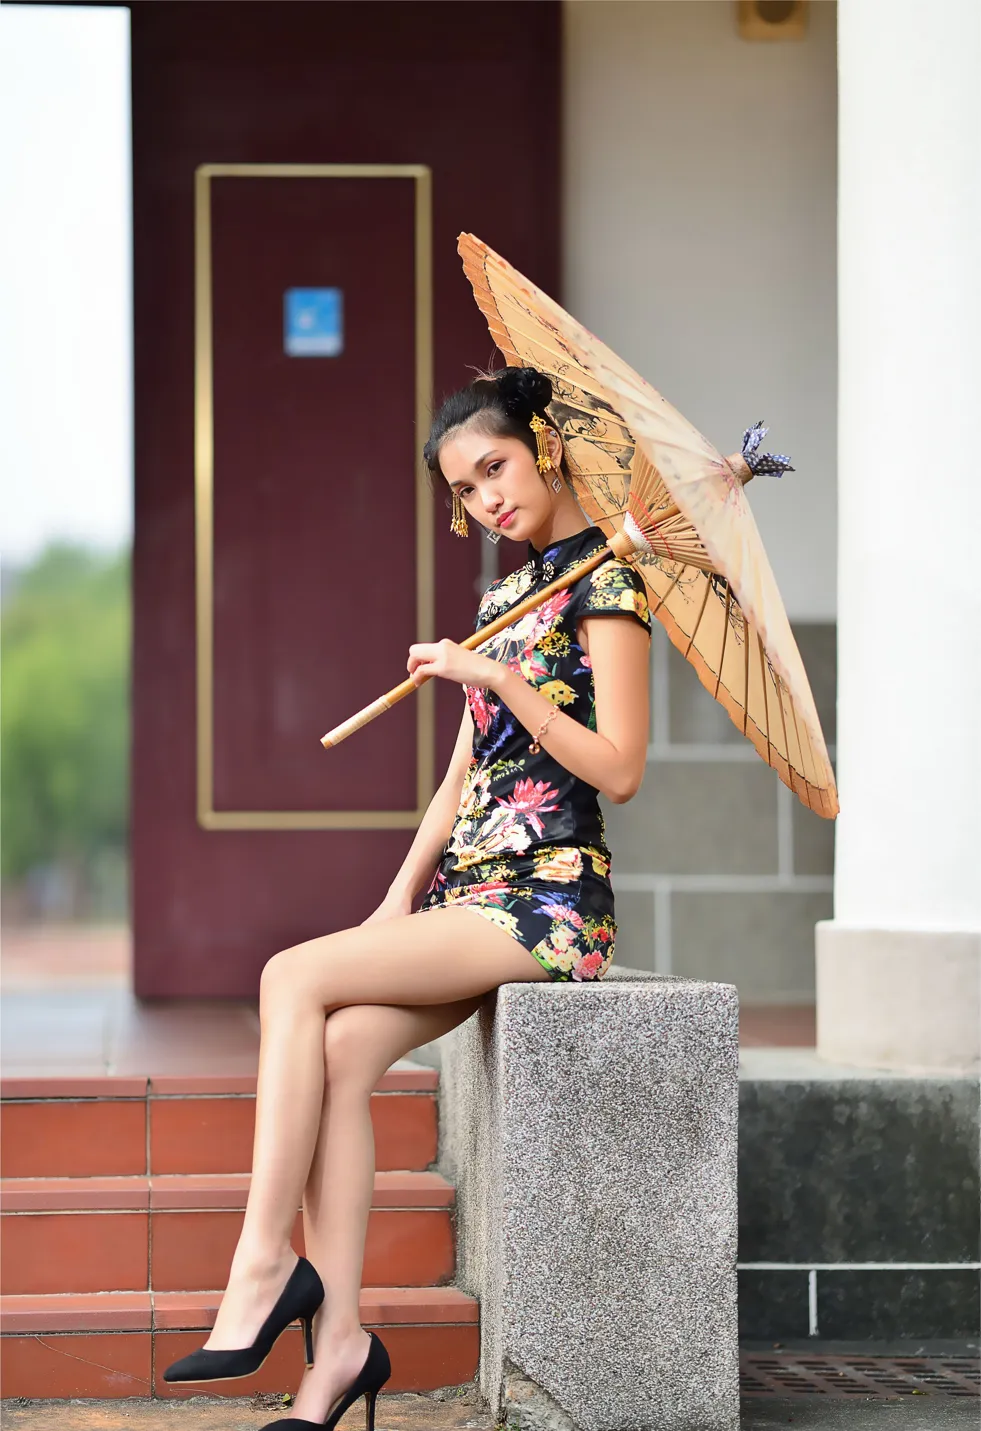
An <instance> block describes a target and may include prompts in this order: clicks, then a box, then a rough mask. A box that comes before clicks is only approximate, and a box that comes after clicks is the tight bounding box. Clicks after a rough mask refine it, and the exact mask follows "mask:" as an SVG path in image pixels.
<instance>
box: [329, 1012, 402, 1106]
mask: <svg viewBox="0 0 981 1431" xmlns="http://www.w3.org/2000/svg"><path fill="white" fill-rule="evenodd" d="M373 1012H374V1010H373V1009H370V1008H369V1009H366V1008H365V1007H364V1006H362V1005H359V1004H348V1005H346V1006H345V1007H344V1008H340V1009H335V1010H334V1011H333V1013H330V1014H328V1016H327V1021H326V1023H325V1024H324V1069H325V1072H326V1075H327V1081H328V1083H330V1084H332V1085H334V1086H337V1085H339V1084H343V1083H347V1084H358V1085H367V1086H368V1087H369V1088H374V1086H375V1084H376V1082H377V1081H378V1077H379V1073H378V1069H377V1067H376V1065H377V1062H378V1056H379V1050H378V1048H377V1046H376V1041H375V1040H373V1039H372V1037H371V1028H370V1024H371V1016H372V1013H373ZM387 1066H388V1064H387V1063H386V1064H385V1067H386V1068H387ZM382 1072H384V1069H383V1070H382Z"/></svg>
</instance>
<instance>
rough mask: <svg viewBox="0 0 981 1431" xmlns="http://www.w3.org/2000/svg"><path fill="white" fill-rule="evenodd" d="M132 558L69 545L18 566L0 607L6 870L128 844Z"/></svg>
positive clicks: (0, 787)
mask: <svg viewBox="0 0 981 1431" xmlns="http://www.w3.org/2000/svg"><path fill="white" fill-rule="evenodd" d="M129 581H130V563H129V553H128V551H122V552H118V553H113V554H111V555H106V554H99V553H95V552H92V551H89V550H87V549H86V548H82V547H77V546H67V545H54V546H50V547H48V548H47V549H46V550H45V551H44V552H43V553H42V554H41V555H40V556H39V557H38V558H37V560H36V561H35V562H34V563H33V564H32V565H31V566H29V567H27V568H25V569H24V570H23V571H21V572H20V573H19V574H18V575H17V578H16V581H15V583H14V584H13V585H14V589H13V592H12V594H11V595H10V596H9V597H7V598H5V600H4V604H3V611H2V614H0V681H2V684H0V741H2V760H3V772H2V773H3V778H2V782H0V817H2V841H0V851H2V872H3V875H4V877H5V879H13V880H16V879H19V878H20V877H21V876H23V875H24V874H25V873H27V871H29V870H30V869H31V868H32V867H33V866H35V865H38V864H41V863H45V862H50V861H62V860H67V861H69V862H71V863H73V864H76V865H82V866H85V865H88V864H89V863H90V862H91V861H93V860H95V859H97V857H98V856H99V853H100V852H101V851H104V850H106V849H122V848H123V847H125V844H126V837H127V823H128V788H129V647H130V589H129Z"/></svg>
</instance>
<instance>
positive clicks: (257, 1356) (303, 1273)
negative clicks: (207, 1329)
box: [164, 1257, 324, 1381]
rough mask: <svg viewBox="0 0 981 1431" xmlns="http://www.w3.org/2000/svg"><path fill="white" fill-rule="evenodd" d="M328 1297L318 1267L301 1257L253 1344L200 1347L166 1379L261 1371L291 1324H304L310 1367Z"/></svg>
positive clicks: (212, 1377)
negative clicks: (316, 1329) (320, 1314)
mask: <svg viewBox="0 0 981 1431" xmlns="http://www.w3.org/2000/svg"><path fill="white" fill-rule="evenodd" d="M323 1300H324V1284H323V1282H321V1280H320V1276H319V1274H318V1272H317V1269H316V1267H314V1266H313V1264H312V1263H311V1262H308V1261H307V1259H306V1258H305V1257H300V1258H298V1259H297V1263H296V1266H295V1267H294V1268H293V1271H292V1272H291V1273H290V1277H289V1281H288V1282H287V1283H286V1286H285V1287H284V1288H283V1290H282V1292H280V1294H279V1297H278V1299H277V1301H276V1305H275V1306H274V1307H273V1309H272V1311H271V1312H270V1313H269V1316H268V1317H267V1318H266V1320H265V1321H264V1322H263V1324H262V1326H261V1327H260V1328H259V1331H258V1332H257V1334H256V1339H255V1341H254V1342H253V1343H252V1345H251V1346H248V1347H240V1348H236V1349H235V1350H233V1351H210V1350H209V1349H208V1348H207V1347H199V1348H198V1350H197V1351H193V1352H191V1354H190V1355H189V1356H182V1357H181V1359H180V1360H179V1361H175V1362H172V1363H171V1365H170V1366H168V1368H167V1370H166V1371H165V1372H164V1381H232V1380H234V1379H236V1378H237V1377H241V1376H251V1375H252V1373H253V1372H256V1371H258V1370H259V1368H260V1366H261V1365H262V1363H263V1362H264V1361H265V1359H266V1357H267V1356H268V1355H269V1353H270V1352H271V1351H272V1348H273V1343H274V1342H275V1340H276V1338H277V1337H278V1336H279V1335H280V1334H281V1333H282V1332H285V1330H286V1328H287V1327H288V1326H290V1324H291V1323H293V1322H297V1321H300V1322H302V1323H303V1344H304V1352H305V1361H306V1364H307V1366H313V1319H314V1316H315V1315H316V1313H317V1311H318V1309H319V1307H320V1304H321V1302H322V1301H323Z"/></svg>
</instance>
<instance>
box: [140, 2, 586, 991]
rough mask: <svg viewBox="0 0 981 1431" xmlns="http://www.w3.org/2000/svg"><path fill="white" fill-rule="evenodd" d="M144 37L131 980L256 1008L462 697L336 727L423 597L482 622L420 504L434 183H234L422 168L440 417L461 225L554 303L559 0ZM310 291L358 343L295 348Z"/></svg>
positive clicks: (397, 848)
mask: <svg viewBox="0 0 981 1431" xmlns="http://www.w3.org/2000/svg"><path fill="white" fill-rule="evenodd" d="M133 46H134V53H133V86H134V209H135V308H136V381H135V386H136V537H135V546H134V625H135V648H134V666H133V672H134V674H133V829H132V847H133V921H134V941H135V967H136V990H137V992H138V993H139V994H142V995H146V996H162V995H168V996H175V995H181V996H192V995H198V996H200V995H218V996H242V995H252V994H254V993H255V992H256V989H257V984H258V975H259V971H260V969H261V967H262V964H263V963H264V962H265V960H266V959H267V958H268V957H269V955H270V954H272V953H274V952H275V950H276V949H278V948H282V947H284V946H285V945H287V944H290V943H294V942H296V941H298V940H300V939H304V938H309V937H311V936H313V935H316V934H321V933H327V932H329V931H331V930H333V929H338V928H343V927H346V926H349V925H352V924H356V923H359V922H360V921H361V920H362V919H364V918H365V917H366V915H367V914H368V913H369V912H370V911H371V909H372V908H373V907H374V905H375V904H376V903H377V902H378V900H380V899H381V897H382V895H383V894H384V891H385V889H386V888H387V886H388V884H389V882H390V880H391V878H392V877H393V875H394V873H395V871H396V870H397V868H398V866H399V864H400V862H401V859H402V857H403V855H404V853H405V850H406V849H407V848H408V845H409V843H410V842H411V838H412V832H413V829H414V826H415V823H416V820H417V818H418V813H417V812H418V809H419V797H420V792H421V790H422V791H424V790H425V789H426V788H428V785H429V783H430V782H431V779H432V771H433V770H435V778H436V779H437V780H438V779H439V778H440V776H441V774H442V771H443V769H445V763H446V760H447V759H448V756H449V751H450V746H451V742H452V739H453V735H454V734H455V731H456V728H457V725H458V723H459V717H460V712H461V710H462V696H461V693H460V692H459V691H457V690H455V689H453V688H450V687H449V686H448V685H447V684H446V683H445V682H438V683H434V686H435V687H436V689H432V690H431V691H430V692H429V697H430V698H431V699H432V701H433V709H434V712H435V718H433V716H432V714H430V715H429V716H428V717H427V713H426V704H425V702H424V701H423V700H421V699H420V698H419V697H418V696H413V697H410V698H409V699H408V700H406V701H405V702H403V703H402V705H401V706H400V707H398V708H397V709H396V710H394V711H392V712H390V713H389V714H387V715H385V716H383V717H381V718H380V719H379V720H377V721H376V722H374V723H373V724H372V725H371V726H369V727H366V728H365V729H364V730H362V731H359V732H358V733H357V734H356V735H355V736H353V737H351V738H350V739H349V741H347V742H345V743H344V744H343V745H341V746H340V747H338V748H337V749H336V750H332V751H324V750H323V749H322V747H321V746H320V743H319V737H320V736H321V735H322V734H323V733H324V732H325V731H326V730H327V729H329V728H330V727H331V726H333V725H335V724H337V723H338V722H339V721H341V720H343V719H345V718H346V717H347V716H349V715H351V714H353V713H354V711H356V710H357V709H359V708H360V707H361V706H362V705H364V704H366V703H367V702H368V701H369V700H371V699H373V698H374V697H375V696H377V695H379V694H380V693H381V692H383V691H384V690H386V689H388V688H389V687H390V686H392V685H395V684H396V683H397V682H398V681H399V680H400V679H401V678H402V677H403V675H404V673H405V655H406V648H407V647H408V645H409V644H410V642H411V641H413V640H416V639H420V638H421V637H422V636H423V635H424V634H425V633H424V629H423V627H421V625H420V621H421V620H422V619H423V618H424V614H425V612H426V611H427V610H430V611H432V612H433V613H434V626H433V630H434V632H435V634H436V635H437V636H441V635H451V636H460V635H462V634H464V633H466V632H469V630H470V629H471V624H472V619H473V613H474V610H475V607H476V601H477V598H478V594H479V573H480V568H481V538H480V537H479V536H478V535H476V534H474V535H472V536H471V537H470V539H469V541H468V542H461V541H459V540H457V539H456V538H454V537H453V536H452V535H451V534H450V532H449V512H448V510H447V508H446V506H445V503H444V499H443V497H442V494H439V495H437V497H436V499H435V501H433V502H432V503H431V505H430V506H428V508H427V504H428V502H429V499H428V497H427V498H426V500H425V501H423V494H422V493H421V492H420V490H419V488H418V486H417V456H418V451H419V448H420V446H421V443H422V441H423V440H424V438H425V435H426V433H425V430H424V429H425V426H426V423H425V421H424V420H421V416H420V413H419V411H418V408H419V374H420V370H421V369H420V332H421V328H420V308H419V301H420V283H419V268H420V266H419V265H418V264H417V261H416V260H417V256H418V251H419V250H418V245H419V227H418V217H419V208H418V205H419V202H420V182H421V181H420V179H419V178H418V175H417V174H415V173H405V174H403V175H401V176H399V175H394V176H390V177H384V178H382V177H354V176H352V175H348V176H343V177H341V176H337V175H336V174H334V175H331V176H329V177H328V176H326V175H324V174H323V173H322V172H321V171H318V173H317V175H316V176H315V175H313V174H309V175H291V176H287V175H285V174H283V173H282V172H279V173H278V174H277V175H276V176H275V177H274V176H273V175H272V173H271V172H270V171H269V170H267V169H264V170H262V171H261V172H254V173H250V172H244V173H243V172H242V170H241V169H240V168H237V167H235V168H233V169H232V170H231V171H229V169H228V167H227V166H242V165H246V166H250V165H283V164H289V165H317V166H323V165H329V166H336V165H361V166H364V165H383V166H386V168H390V167H392V166H394V167H396V168H398V167H399V166H402V168H403V169H405V168H409V169H413V168H414V169H415V170H419V169H420V168H422V169H425V170H428V171H429V173H430V174H431V185H432V253H431V259H432V288H431V292H430V293H429V294H428V295H425V301H426V302H427V303H428V304H429V305H430V311H429V315H428V316H429V319H430V322H431V330H432V341H433V358H434V392H435V397H436V399H437V400H438V399H439V397H440V396H441V395H442V394H443V393H444V392H447V391H449V390H450V389H452V388H453V387H456V386H459V385H460V383H462V382H464V381H465V380H466V378H467V375H468V372H467V370H468V366H470V367H472V366H483V365H485V364H486V363H487V362H488V361H489V360H490V359H491V356H492V346H491V342H490V339H489V338H488V335H487V331H486V327H485V326H484V324H483V320H482V319H481V317H480V315H479V313H478V311H477V308H476V305H475V304H474V302H473V299H472V296H471V294H470V290H469V286H468V284H467V283H466V280H465V279H464V277H463V274H462V269H461V267H460V264H459V260H458V258H457V255H456V250H455V240H456V235H457V233H458V232H459V231H460V230H461V229H467V230H471V231H473V232H476V233H477V234H479V235H480V236H481V237H483V238H486V239H487V241H488V242H489V243H491V244H492V245H493V246H494V247H495V248H497V249H499V250H500V251H501V252H503V253H504V254H505V255H507V256H508V257H509V258H510V259H511V260H512V261H513V262H514V263H515V264H516V265H517V266H518V267H519V268H520V269H522V270H523V271H525V272H528V273H529V274H530V275H531V276H533V277H534V278H535V279H536V280H537V281H538V282H540V283H542V285H543V286H545V287H546V288H547V289H548V290H549V291H551V292H557V291H558V283H557V266H558V232H557V226H558V192H557V182H556V177H555V176H556V175H557V173H558V167H559V165H558V159H559V155H558V78H559V75H558V66H559V6H558V4H557V3H552V0H547V2H546V3H539V4H535V5H525V4H522V3H515V4H510V3H483V0H475V3H471V4H466V5H445V4H442V3H439V0H437V3H433V4H428V3H414V4H412V5H402V4H399V3H395V4H385V3H375V4H372V5H368V6H365V5H361V4H357V3H355V4H346V3H333V4H331V5H277V4H266V3H256V4H250V5H243V6H239V5H236V6H228V5H225V4H222V3H214V4H212V3H199V4H195V5H194V6H182V5H179V6H164V5H154V6H134V7H133ZM201 166H217V167H216V168H215V169H213V170H211V171H210V174H209V175H208V176H207V189H208V199H209V211H210V221H211V224H210V234H208V235H206V236H205V237H206V238H207V244H206V249H207V253H208V255H209V259H210V262H209V268H208V272H209V274H210V292H209V293H207V294H206V295H205V296H206V297H207V298H208V303H207V311H206V312H205V310H204V308H203V307H202V298H201V285H200V280H201V276H202V265H201V255H202V251H203V247H202V246H203V242H204V240H203V238H202V234H201V230H200V225H199V228H198V240H199V242H198V266H197V274H196V271H195V174H196V172H197V171H199V169H200V168H201ZM202 182H203V181H202V179H200V178H199V179H198V191H199V192H198V198H199V201H200V197H201V186H202ZM198 217H199V219H200V206H199V208H198ZM422 267H423V268H424V267H425V264H423V265H422ZM196 277H197V279H198V296H199V308H198V313H197V318H196V316H195V279H196ZM292 288H303V289H339V290H340V291H341V294H342V295H343V330H344V331H343V350H342V352H340V353H339V354H337V355H336V356H317V357H296V356H290V355H288V354H287V352H286V351H285V347H284V295H285V293H286V292H287V290H289V289H292ZM425 326H426V325H425V324H423V325H422V327H423V328H424V327H425ZM202 335H204V336H202ZM424 346H425V344H423V347H424ZM196 358H197V362H198V379H199V388H198V397H199V402H198V408H197V427H196V426H195V359H196ZM202 363H203V364H204V370H205V375H206V376H207V377H208V378H209V382H208V383H207V384H205V383H202V381H201V375H202ZM425 365H426V355H425V353H423V354H422V368H423V369H424V368H425ZM208 391H210V394H211V398H210V409H209V407H208V404H207V403H205V405H204V407H202V403H201V397H202V394H203V393H205V392H208ZM202 415H203V417H204V420H202ZM196 463H197V475H198V484H199V485H198V513H197V515H198V526H197V537H198V539H199V556H201V555H202V553H205V554H206V557H207V559H206V560H205V561H204V564H203V566H199V568H198V572H197V577H198V581H197V583H196V580H195V576H196V573H195V535H196V529H195V465H196ZM202 484H203V485H202ZM209 514H210V515H211V516H212V517H213V539H212V534H210V533H208V532H207V531H206V530H204V529H203V528H202V515H204V516H205V517H207V516H208V515H209ZM427 523H431V525H430V526H428V529H427ZM430 544H431V545H430ZM502 545H504V544H502ZM501 555H502V558H503V560H502V567H503V565H505V564H507V565H513V564H515V563H517V562H518V561H520V560H523V559H524V555H525V552H524V550H523V549H522V550H521V551H518V550H517V549H515V550H513V551H510V550H509V549H507V548H506V549H505V552H504V553H502V554H501ZM202 576H203V577H204V582H203V585H202V581H201V578H202ZM196 595H197V597H198V598H200V599H199V600H198V602H197V605H196ZM199 657H200V660H201V664H200V667H199V668H198V669H197V671H196V662H197V661H198V658H199ZM202 691H203V693H204V697H205V698H206V699H205V700H204V701H203V702H202ZM345 820H346V821H347V822H348V827H347V828H344V827H340V828H338V827H337V826H338V825H343V822H344V821H345Z"/></svg>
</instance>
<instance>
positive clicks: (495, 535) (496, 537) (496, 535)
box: [484, 527, 501, 547]
mask: <svg viewBox="0 0 981 1431" xmlns="http://www.w3.org/2000/svg"><path fill="white" fill-rule="evenodd" d="M484 536H485V537H486V538H487V540H488V541H489V542H492V543H493V544H494V546H495V547H496V546H497V544H498V542H499V541H500V540H501V534H500V532H492V531H489V530H488V528H487V527H485V528H484Z"/></svg>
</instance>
